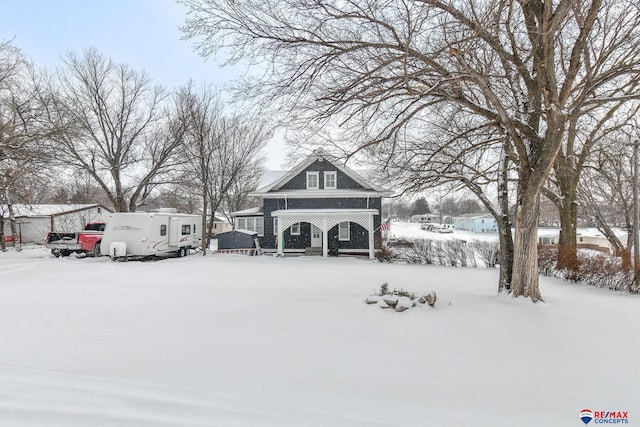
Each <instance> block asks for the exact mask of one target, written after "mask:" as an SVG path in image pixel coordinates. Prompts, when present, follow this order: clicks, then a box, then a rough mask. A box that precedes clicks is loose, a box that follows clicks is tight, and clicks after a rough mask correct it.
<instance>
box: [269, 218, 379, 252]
mask: <svg viewBox="0 0 640 427" xmlns="http://www.w3.org/2000/svg"><path fill="white" fill-rule="evenodd" d="M376 215H379V212H378V210H377V209H313V210H311V209H282V210H276V211H273V212H272V213H271V216H272V217H274V218H277V219H278V221H277V254H278V255H279V256H283V255H284V231H285V230H286V229H288V228H289V227H291V226H292V225H294V224H297V223H303V222H306V223H309V224H311V225H312V226H314V227H316V229H317V230H319V231H320V232H321V234H322V236H321V241H322V256H323V257H327V256H328V255H329V235H328V233H329V230H331V229H332V228H333V227H335V226H336V225H338V224H340V223H343V222H349V223H356V224H358V225H360V226H361V227H363V228H364V229H365V230H366V231H367V234H368V247H367V248H363V249H368V253H369V258H370V259H373V258H374V254H375V248H374V233H375V227H374V216H376Z"/></svg>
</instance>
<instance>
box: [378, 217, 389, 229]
mask: <svg viewBox="0 0 640 427" xmlns="http://www.w3.org/2000/svg"><path fill="white" fill-rule="evenodd" d="M390 228H391V220H390V219H388V220H386V221H385V222H383V223H382V224H380V231H389V229H390Z"/></svg>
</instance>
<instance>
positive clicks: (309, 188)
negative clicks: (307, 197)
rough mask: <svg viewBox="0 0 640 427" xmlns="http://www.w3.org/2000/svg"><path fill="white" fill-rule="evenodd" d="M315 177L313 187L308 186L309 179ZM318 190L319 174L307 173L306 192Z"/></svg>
mask: <svg viewBox="0 0 640 427" xmlns="http://www.w3.org/2000/svg"><path fill="white" fill-rule="evenodd" d="M312 176H315V178H316V185H315V187H313V186H310V185H309V178H310V177H312ZM319 189H320V172H307V190H319Z"/></svg>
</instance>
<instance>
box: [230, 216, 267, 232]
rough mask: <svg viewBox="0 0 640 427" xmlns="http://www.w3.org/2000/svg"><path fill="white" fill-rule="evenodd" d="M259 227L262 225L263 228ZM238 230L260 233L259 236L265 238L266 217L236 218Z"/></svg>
mask: <svg viewBox="0 0 640 427" xmlns="http://www.w3.org/2000/svg"><path fill="white" fill-rule="evenodd" d="M241 224H242V225H241ZM258 225H261V227H258ZM236 230H249V231H253V232H255V233H258V236H264V217H261V216H247V217H242V218H236Z"/></svg>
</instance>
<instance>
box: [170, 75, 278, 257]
mask: <svg viewBox="0 0 640 427" xmlns="http://www.w3.org/2000/svg"><path fill="white" fill-rule="evenodd" d="M177 103H178V105H179V107H178V108H179V109H180V111H181V118H182V121H183V122H184V123H185V124H186V126H187V127H188V132H187V135H186V142H185V144H184V145H183V147H182V155H183V159H184V165H185V166H186V167H185V168H184V169H183V170H182V173H183V176H182V179H181V182H190V183H192V184H193V183H196V184H195V185H196V187H198V188H199V194H200V195H201V197H202V205H203V208H202V244H203V251H202V253H203V255H206V253H207V251H206V249H207V247H208V246H209V239H210V236H211V232H212V229H213V223H214V220H215V214H216V212H217V211H218V209H219V208H220V206H221V205H222V203H223V201H224V200H225V199H227V198H228V197H230V196H231V195H232V194H233V191H234V189H237V188H238V186H239V185H241V180H243V179H246V178H247V177H248V176H251V175H252V174H253V176H256V175H258V176H259V175H261V164H262V162H263V161H264V160H263V157H262V152H261V151H262V148H263V147H264V145H265V144H266V142H267V140H268V139H269V138H270V136H271V131H270V130H269V129H268V128H267V126H266V124H265V122H264V121H260V120H251V119H250V118H242V117H239V116H235V117H231V118H227V117H224V116H223V111H222V110H223V109H222V104H221V101H220V99H219V97H218V95H217V93H216V91H215V90H214V89H213V88H212V87H210V86H201V87H200V88H196V87H194V85H193V83H189V85H187V86H186V87H184V88H182V89H181V90H180V91H179V93H178V96H177ZM207 218H208V222H207Z"/></svg>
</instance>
